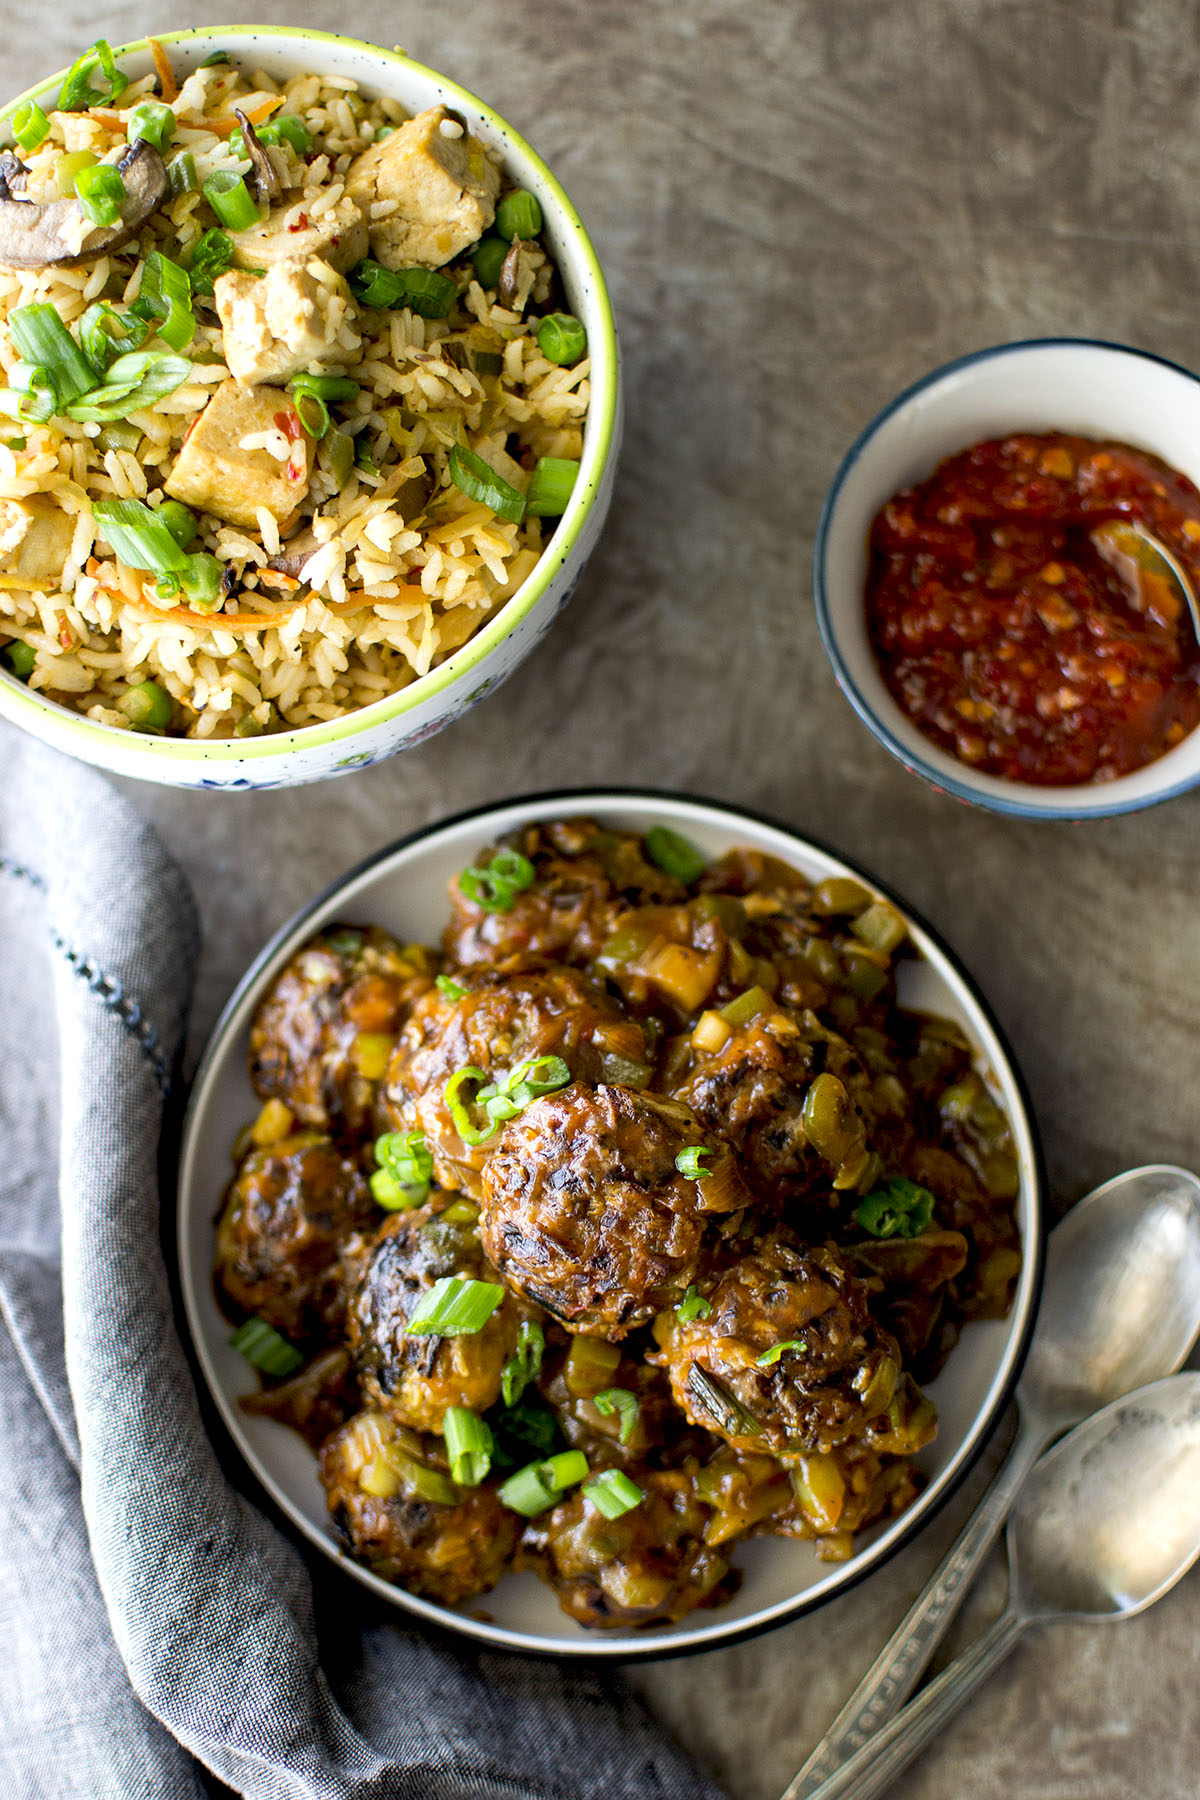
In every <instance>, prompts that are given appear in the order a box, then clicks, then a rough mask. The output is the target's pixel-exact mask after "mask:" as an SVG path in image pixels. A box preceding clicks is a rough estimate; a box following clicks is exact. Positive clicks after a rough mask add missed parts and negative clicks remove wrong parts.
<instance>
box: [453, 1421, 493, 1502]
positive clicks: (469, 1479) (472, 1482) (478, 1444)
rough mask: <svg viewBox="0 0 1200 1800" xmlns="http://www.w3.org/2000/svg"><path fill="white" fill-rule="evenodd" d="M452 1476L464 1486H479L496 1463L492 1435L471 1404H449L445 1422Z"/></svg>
mask: <svg viewBox="0 0 1200 1800" xmlns="http://www.w3.org/2000/svg"><path fill="white" fill-rule="evenodd" d="M442 1435H443V1436H444V1437H445V1440H446V1456H447V1459H448V1461H449V1463H450V1479H451V1480H452V1481H456V1482H457V1483H458V1485H459V1486H460V1487H478V1486H479V1484H480V1482H481V1481H482V1480H483V1479H484V1477H485V1476H486V1474H487V1472H488V1470H489V1469H490V1468H491V1466H492V1450H493V1447H494V1446H493V1442H492V1434H491V1432H490V1431H489V1429H488V1427H487V1426H486V1425H485V1424H484V1422H483V1420H482V1419H481V1418H480V1417H479V1415H478V1413H473V1412H472V1411H471V1409H470V1407H467V1406H448V1407H447V1408H446V1416H445V1418H444V1419H443V1421H442Z"/></svg>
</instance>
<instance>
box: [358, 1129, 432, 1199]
mask: <svg viewBox="0 0 1200 1800" xmlns="http://www.w3.org/2000/svg"><path fill="white" fill-rule="evenodd" d="M375 1161H376V1162H377V1163H378V1164H379V1169H378V1171H377V1173H376V1175H373V1176H372V1177H371V1192H372V1194H374V1196H375V1198H376V1200H378V1202H379V1204H380V1205H381V1206H385V1207H387V1209H388V1211H389V1212H396V1211H399V1210H402V1209H407V1208H410V1207H414V1206H421V1205H422V1204H423V1203H424V1202H425V1201H426V1200H427V1199H428V1198H429V1183H430V1177H431V1176H432V1174H433V1156H432V1154H431V1152H430V1151H429V1150H428V1149H427V1147H426V1144H425V1133H424V1132H423V1131H386V1132H384V1134H383V1136H382V1137H377V1138H376V1139H375ZM379 1177H382V1179H379Z"/></svg>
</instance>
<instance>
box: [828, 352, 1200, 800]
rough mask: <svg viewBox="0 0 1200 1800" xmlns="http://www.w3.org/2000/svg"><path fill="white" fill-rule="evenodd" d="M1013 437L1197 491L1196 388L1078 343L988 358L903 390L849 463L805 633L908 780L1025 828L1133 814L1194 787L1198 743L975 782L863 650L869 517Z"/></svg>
mask: <svg viewBox="0 0 1200 1800" xmlns="http://www.w3.org/2000/svg"><path fill="white" fill-rule="evenodd" d="M1013 431H1035V432H1042V431H1062V432H1077V433H1079V434H1081V435H1082V436H1084V437H1093V438H1102V439H1108V440H1109V441H1116V442H1118V443H1125V444H1132V445H1134V446H1136V447H1137V448H1139V449H1142V450H1149V451H1152V452H1153V453H1154V455H1156V456H1158V457H1161V459H1162V460H1163V461H1164V462H1166V463H1169V464H1170V465H1171V467H1172V468H1175V469H1178V470H1179V471H1180V472H1181V473H1182V474H1184V475H1186V476H1187V477H1188V478H1189V480H1191V481H1193V482H1195V483H1196V485H1197V486H1200V380H1198V379H1197V377H1196V376H1195V375H1192V374H1190V373H1189V371H1188V370H1187V369H1182V368H1180V367H1178V365H1177V364H1175V363H1169V362H1164V361H1163V360H1162V359H1161V358H1160V357H1157V356H1151V355H1149V354H1148V353H1147V352H1145V351H1142V350H1131V349H1128V348H1125V347H1123V346H1121V345H1119V344H1102V343H1095V342H1093V341H1091V340H1089V339H1084V338H1045V339H1038V340H1034V341H1032V342H1030V343H1022V344H998V345H996V346H995V347H994V348H993V349H990V350H978V351H976V352H974V353H973V354H972V355H970V356H964V357H962V358H960V360H959V361H958V362H952V363H947V364H946V366H945V367H944V368H941V369H935V370H934V372H933V373H932V374H931V375H927V376H925V378H924V379H923V380H921V381H918V382H916V383H914V385H913V386H912V387H910V388H906V389H905V391H904V393H902V394H900V395H898V396H897V398H896V399H895V400H893V401H892V402H891V403H890V405H888V406H886V407H885V408H884V410H883V411H882V412H881V413H880V414H879V415H878V417H877V418H875V419H873V420H872V421H871V423H870V424H869V425H868V426H867V428H866V430H865V431H864V432H863V433H862V434H861V436H860V437H859V438H858V440H857V441H856V442H855V443H854V444H853V445H852V446H851V448H850V449H849V450H848V451H847V453H846V456H845V458H844V460H843V462H842V465H841V467H840V469H839V470H838V472H837V474H836V476H835V477H834V480H833V486H832V487H831V488H830V490H829V494H828V496H827V498H826V501H825V506H824V510H823V511H822V514H821V521H820V525H819V526H818V529H817V541H816V549H815V552H814V556H813V594H814V598H815V601H816V608H817V623H818V625H819V627H820V631H821V640H822V642H823V644H824V646H825V651H826V654H827V655H828V657H829V660H830V662H831V663H832V664H833V670H834V673H835V675H836V676H837V679H838V684H839V686H840V687H841V688H842V691H843V692H844V693H845V695H846V697H847V699H848V700H849V701H850V704H851V705H852V706H853V707H854V709H855V711H856V712H857V713H858V715H859V717H860V719H862V721H863V723H864V724H865V725H867V726H868V727H869V728H870V730H871V731H872V732H874V734H875V736H876V737H877V738H878V739H879V741H880V743H882V744H884V745H886V747H887V748H888V749H889V750H890V751H891V752H892V754H893V756H897V757H899V759H900V761H901V762H902V763H903V764H904V766H905V767H906V768H907V769H911V770H912V771H913V772H914V773H916V774H919V775H923V776H924V777H925V778H926V780H928V781H930V782H932V783H933V785H934V786H935V787H938V788H942V789H944V790H945V791H946V792H947V793H949V794H953V795H955V796H956V797H957V798H958V799H960V800H971V801H974V802H976V803H977V804H978V805H980V806H986V807H990V808H991V809H992V811H994V812H1002V813H1009V814H1012V815H1014V816H1015V817H1017V818H1027V819H1095V818H1103V817H1105V816H1107V815H1109V814H1112V813H1123V812H1134V811H1136V810H1137V809H1138V808H1140V807H1143V806H1151V805H1153V804H1154V803H1155V802H1156V801H1159V800H1168V799H1170V798H1172V797H1173V796H1174V795H1176V794H1181V793H1183V792H1184V791H1185V790H1186V789H1188V788H1191V787H1195V786H1196V785H1197V783H1200V731H1194V732H1192V733H1191V735H1190V736H1189V737H1187V738H1185V739H1184V740H1183V742H1182V743H1180V744H1178V745H1177V746H1176V748H1175V749H1174V750H1172V751H1170V752H1169V753H1168V754H1167V755H1166V756H1163V757H1160V758H1159V760H1158V761H1157V762H1153V763H1150V764H1148V766H1147V767H1146V768H1144V769H1139V770H1138V771H1137V772H1136V773H1135V774H1132V775H1123V776H1121V777H1120V778H1119V779H1118V780H1116V781H1108V782H1099V783H1096V784H1094V785H1090V786H1076V787H1034V786H1029V785H1026V784H1024V783H1017V782H1012V781H1004V780H1001V779H999V778H998V777H996V776H993V775H981V774H977V773H976V772H975V771H974V770H972V769H970V768H969V767H968V766H967V765H966V764H965V763H961V762H959V761H957V760H956V758H954V757H952V756H950V755H949V754H948V753H947V752H946V751H944V750H941V749H939V748H938V746H937V745H936V744H934V743H932V742H931V741H930V740H929V739H928V738H927V737H925V736H924V735H923V733H921V732H920V731H918V730H917V728H916V726H915V725H913V724H912V722H911V721H910V720H909V719H907V718H906V717H905V715H904V713H903V712H902V711H901V710H900V708H899V706H898V705H897V704H896V702H895V700H893V698H892V696H891V694H890V693H889V692H888V690H887V687H886V685H885V683H884V681H883V677H882V676H881V674H880V672H879V667H878V665H877V663H876V661H875V658H874V656H873V654H872V652H871V646H870V643H869V642H868V638H867V627H866V613H865V607H864V602H863V591H864V585H865V582H866V574H867V542H868V537H869V534H870V529H871V523H872V521H873V519H874V518H875V515H876V513H878V511H879V509H880V508H881V507H882V506H883V505H884V504H885V502H886V501H888V500H889V499H890V498H891V497H892V495H893V494H894V493H896V492H897V491H898V490H899V489H900V488H904V487H911V486H912V485H913V484H915V483H917V482H920V481H923V480H924V479H925V477H926V476H928V475H931V474H932V473H933V471H934V469H935V468H936V466H937V464H938V463H940V462H941V461H943V459H944V458H946V457H947V456H953V455H954V454H956V453H957V452H958V451H960V450H966V449H967V448H968V447H969V446H970V445H972V444H977V443H981V442H983V441H984V440H986V439H988V438H994V437H1002V436H1004V435H1005V434H1006V433H1008V432H1013Z"/></svg>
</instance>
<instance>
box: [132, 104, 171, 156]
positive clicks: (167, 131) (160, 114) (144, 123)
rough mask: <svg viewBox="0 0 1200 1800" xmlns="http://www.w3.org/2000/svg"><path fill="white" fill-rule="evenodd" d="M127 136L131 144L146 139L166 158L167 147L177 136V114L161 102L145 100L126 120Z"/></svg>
mask: <svg viewBox="0 0 1200 1800" xmlns="http://www.w3.org/2000/svg"><path fill="white" fill-rule="evenodd" d="M125 136H126V137H127V138H128V139H129V142H130V143H131V144H136V143H137V141H138V139H139V138H144V139H145V140H146V142H147V143H148V144H153V145H154V148H155V149H156V150H157V151H158V154H159V155H160V156H165V155H166V154H167V146H168V145H169V144H170V142H171V139H172V138H173V137H174V136H175V114H174V113H173V112H172V111H171V108H170V107H169V106H164V105H163V103H162V101H161V100H143V101H142V103H141V105H140V106H135V107H134V109H133V111H132V112H131V113H130V115H129V118H128V119H127V120H126V123H125Z"/></svg>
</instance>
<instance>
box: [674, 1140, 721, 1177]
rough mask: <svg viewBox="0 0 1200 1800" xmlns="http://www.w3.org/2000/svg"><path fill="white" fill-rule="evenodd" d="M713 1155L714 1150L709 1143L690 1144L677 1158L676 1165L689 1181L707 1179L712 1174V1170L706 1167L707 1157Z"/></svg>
mask: <svg viewBox="0 0 1200 1800" xmlns="http://www.w3.org/2000/svg"><path fill="white" fill-rule="evenodd" d="M711 1155H712V1151H711V1150H710V1149H709V1148H708V1145H707V1144H689V1145H688V1146H687V1147H686V1149H684V1150H681V1151H680V1152H679V1155H678V1156H677V1157H676V1158H675V1167H676V1168H677V1169H678V1170H679V1173H680V1174H681V1175H686V1176H687V1178H688V1180H689V1181H706V1180H707V1179H708V1177H709V1176H710V1175H711V1174H712V1170H711V1169H709V1168H706V1166H705V1159H706V1158H707V1157H711Z"/></svg>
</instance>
